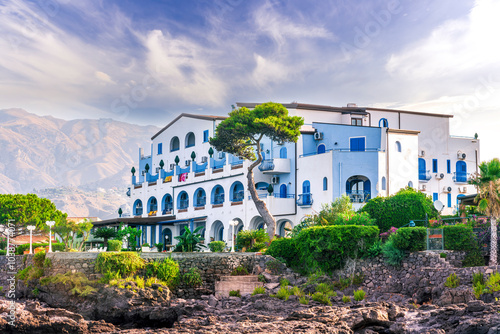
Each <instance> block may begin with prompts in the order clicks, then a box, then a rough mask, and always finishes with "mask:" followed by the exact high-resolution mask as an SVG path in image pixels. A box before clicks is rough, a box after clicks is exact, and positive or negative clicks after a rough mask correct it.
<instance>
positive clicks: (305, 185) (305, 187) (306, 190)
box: [302, 180, 311, 194]
mask: <svg viewBox="0 0 500 334" xmlns="http://www.w3.org/2000/svg"><path fill="white" fill-rule="evenodd" d="M302 193H303V194H309V193H311V183H310V182H309V180H305V181H304V182H302Z"/></svg>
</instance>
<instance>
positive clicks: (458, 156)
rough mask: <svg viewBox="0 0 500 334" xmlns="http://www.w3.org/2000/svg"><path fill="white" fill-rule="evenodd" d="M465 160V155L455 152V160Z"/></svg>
mask: <svg viewBox="0 0 500 334" xmlns="http://www.w3.org/2000/svg"><path fill="white" fill-rule="evenodd" d="M465 158H467V154H465V153H464V152H462V151H458V152H457V159H459V160H465Z"/></svg>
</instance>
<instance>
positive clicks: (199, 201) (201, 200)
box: [194, 197, 207, 207]
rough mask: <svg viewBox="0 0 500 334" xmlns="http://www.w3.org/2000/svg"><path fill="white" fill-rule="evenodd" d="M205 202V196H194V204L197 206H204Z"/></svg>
mask: <svg viewBox="0 0 500 334" xmlns="http://www.w3.org/2000/svg"><path fill="white" fill-rule="evenodd" d="M205 204H207V198H206V197H196V198H195V202H194V206H196V207H199V206H205Z"/></svg>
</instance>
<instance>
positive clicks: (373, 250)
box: [365, 239, 382, 258]
mask: <svg viewBox="0 0 500 334" xmlns="http://www.w3.org/2000/svg"><path fill="white" fill-rule="evenodd" d="M380 253H382V240H380V239H377V240H375V242H374V243H373V245H371V247H369V248H368V249H367V250H366V255H365V257H368V258H371V257H377V256H379V255H380Z"/></svg>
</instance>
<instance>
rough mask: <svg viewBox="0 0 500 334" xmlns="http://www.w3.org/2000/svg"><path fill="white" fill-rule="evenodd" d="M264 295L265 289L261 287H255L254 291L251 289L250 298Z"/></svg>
mask: <svg viewBox="0 0 500 334" xmlns="http://www.w3.org/2000/svg"><path fill="white" fill-rule="evenodd" d="M265 293H266V288H264V287H263V286H256V287H255V289H253V292H252V296H255V295H263V294H265Z"/></svg>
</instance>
